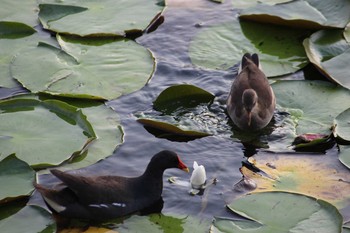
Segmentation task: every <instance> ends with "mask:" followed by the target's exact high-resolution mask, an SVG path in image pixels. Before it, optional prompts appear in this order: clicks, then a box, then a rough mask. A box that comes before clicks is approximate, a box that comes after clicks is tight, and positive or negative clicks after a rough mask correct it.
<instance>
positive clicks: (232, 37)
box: [189, 21, 310, 77]
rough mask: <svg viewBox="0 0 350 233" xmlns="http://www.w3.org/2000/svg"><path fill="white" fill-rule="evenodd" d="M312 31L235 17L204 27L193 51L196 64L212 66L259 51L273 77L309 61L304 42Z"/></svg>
mask: <svg viewBox="0 0 350 233" xmlns="http://www.w3.org/2000/svg"><path fill="white" fill-rule="evenodd" d="M309 35H310V32H309V31H308V30H301V29H290V28H285V27H281V26H275V25H267V24H261V23H255V22H247V21H240V22H238V21H231V22H227V23H224V24H221V25H217V26H211V27H208V28H205V29H203V30H202V31H201V32H199V33H198V35H197V36H196V37H195V39H194V40H193V41H192V42H191V44H190V48H189V52H190V57H191V61H192V63H193V64H195V65H197V66H201V67H205V68H209V69H228V68H229V67H231V66H233V65H234V64H236V63H238V62H240V61H241V59H242V55H243V54H244V53H246V52H250V53H258V54H259V57H260V61H261V66H262V68H263V70H264V71H265V74H266V75H267V76H269V77H271V76H278V75H283V74H288V73H293V72H295V71H297V70H299V69H301V68H303V67H304V66H305V65H307V64H308V60H307V57H306V54H305V51H304V48H303V46H302V44H301V42H302V40H303V39H304V38H306V37H308V36H309ZM213 58H215V59H213Z"/></svg>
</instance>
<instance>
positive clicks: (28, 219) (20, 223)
mask: <svg viewBox="0 0 350 233" xmlns="http://www.w3.org/2000/svg"><path fill="white" fill-rule="evenodd" d="M0 232H6V233H18V232H28V233H37V232H42V233H44V232H46V233H51V232H52V233H53V232H56V226H55V222H54V220H53V219H52V217H51V214H49V213H48V212H47V211H46V210H44V209H42V208H40V207H37V206H25V207H24V208H23V209H21V210H20V211H18V212H17V213H16V214H14V215H12V216H10V217H8V218H5V219H3V220H1V221H0Z"/></svg>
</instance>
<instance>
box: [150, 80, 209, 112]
mask: <svg viewBox="0 0 350 233" xmlns="http://www.w3.org/2000/svg"><path fill="white" fill-rule="evenodd" d="M214 97H215V96H214V95H213V94H211V93H209V92H207V91H206V90H203V89H201V88H199V87H196V86H193V85H189V84H181V85H175V86H171V87H168V88H167V89H165V90H164V91H162V92H161V93H160V94H159V96H158V97H157V99H156V100H155V101H154V102H153V107H154V109H155V110H157V111H160V112H164V113H167V114H171V113H172V112H174V111H175V110H176V109H178V108H192V107H195V106H197V105H199V104H200V103H209V102H211V101H213V100H214Z"/></svg>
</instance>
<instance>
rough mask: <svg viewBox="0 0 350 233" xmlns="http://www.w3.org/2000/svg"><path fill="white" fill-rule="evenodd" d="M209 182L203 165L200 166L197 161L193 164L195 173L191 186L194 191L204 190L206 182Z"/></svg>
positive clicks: (192, 176)
mask: <svg viewBox="0 0 350 233" xmlns="http://www.w3.org/2000/svg"><path fill="white" fill-rule="evenodd" d="M206 180H207V175H206V173H205V168H204V166H203V165H200V166H199V165H198V163H197V162H196V161H194V162H193V172H192V175H191V179H190V182H191V186H192V188H193V189H201V188H203V186H204V184H205V181H206Z"/></svg>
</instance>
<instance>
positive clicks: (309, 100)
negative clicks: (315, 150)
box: [271, 81, 350, 135]
mask: <svg viewBox="0 0 350 233" xmlns="http://www.w3.org/2000/svg"><path fill="white" fill-rule="evenodd" d="M271 86H272V88H273V90H274V92H275V95H276V100H277V104H278V105H280V106H282V107H283V108H285V109H286V111H288V112H290V113H291V114H292V118H293V119H294V120H295V121H296V123H297V128H296V131H297V134H298V135H299V134H305V133H318V134H328V135H329V134H330V133H331V127H332V125H333V119H334V118H335V117H336V116H337V115H339V114H340V113H341V112H343V111H344V110H345V109H348V108H349V107H350V102H349V98H350V91H348V90H347V89H345V88H342V87H339V86H335V85H333V84H331V83H329V82H323V81H279V82H275V83H273V84H272V85H271ZM296 110H298V111H296Z"/></svg>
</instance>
